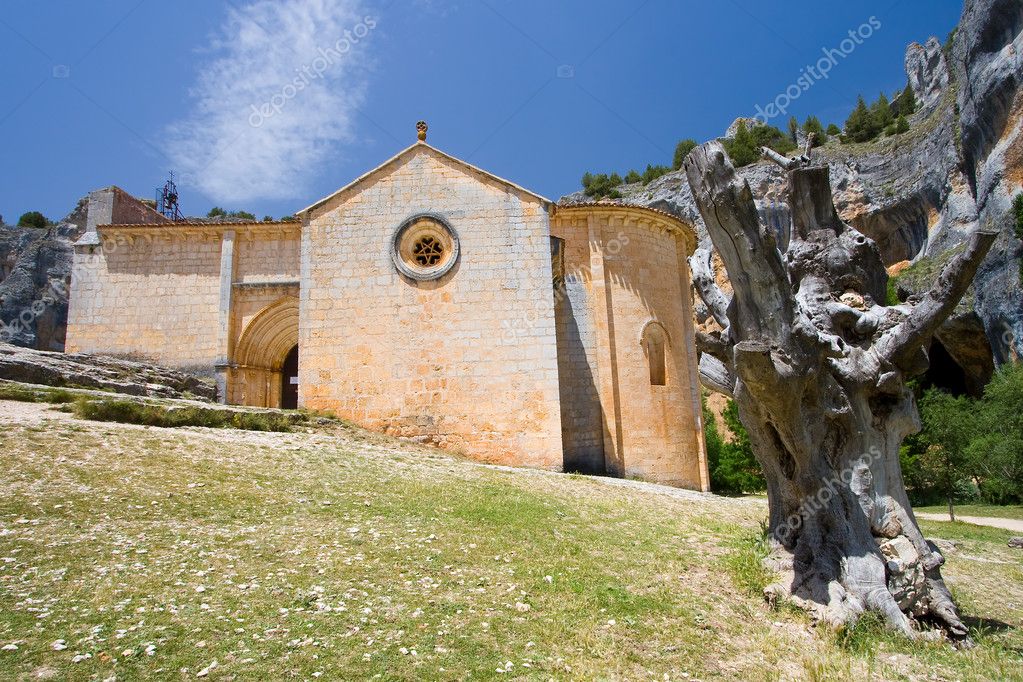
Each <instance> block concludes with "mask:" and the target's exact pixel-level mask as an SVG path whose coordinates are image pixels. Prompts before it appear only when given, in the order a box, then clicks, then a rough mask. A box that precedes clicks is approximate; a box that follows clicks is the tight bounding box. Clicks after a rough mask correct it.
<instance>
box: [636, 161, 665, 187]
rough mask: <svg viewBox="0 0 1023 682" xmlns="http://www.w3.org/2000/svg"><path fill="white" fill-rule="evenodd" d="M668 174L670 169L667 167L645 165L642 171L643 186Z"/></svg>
mask: <svg viewBox="0 0 1023 682" xmlns="http://www.w3.org/2000/svg"><path fill="white" fill-rule="evenodd" d="M670 172H671V169H670V168H668V167H667V166H651V165H650V164H647V167H646V170H645V171H643V184H644V185H649V184H650V183H651V182H653V181H654V180H656V179H657V178H659V177H661V176H662V175H667V174H668V173H670Z"/></svg>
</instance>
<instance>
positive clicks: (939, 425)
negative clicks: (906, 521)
mask: <svg viewBox="0 0 1023 682" xmlns="http://www.w3.org/2000/svg"><path fill="white" fill-rule="evenodd" d="M919 407H920V420H921V423H922V425H923V430H922V431H921V432H920V433H918V434H916V435H913V436H910V437H909V438H907V439H906V441H905V443H904V444H903V446H902V448H901V449H900V452H899V460H900V462H901V464H902V471H903V476H904V478H905V481H906V488H907V491H908V492H909V493H910V499H911V501H912V502H913V504H935V503H950V502H951V503H962V502H971V501H974V500H975V499H977V498H978V497H979V498H980V499H981V500H983V501H984V502H987V503H989V504H1019V503H1023V365H1018V364H1013V365H1007V366H1005V367H1003V368H1002V369H1001V370H999V371H998V373H996V374H995V377H994V379H992V381H991V383H990V384H988V386H987V388H986V389H985V390H984V395H983V397H982V398H980V399H979V400H974V399H971V398H968V397H955V396H951V395H949V394H947V393H943V392H941V391H938V390H930V391H927V392H926V393H924V395H923V397H922V398H921V399H920V401H919Z"/></svg>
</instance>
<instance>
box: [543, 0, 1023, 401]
mask: <svg viewBox="0 0 1023 682" xmlns="http://www.w3.org/2000/svg"><path fill="white" fill-rule="evenodd" d="M951 54H952V58H951V59H948V57H947V55H946V52H945V48H944V47H943V46H942V44H941V43H940V42H939V41H938V40H937V39H936V38H931V39H930V40H928V41H927V43H926V44H925V45H917V44H914V45H911V46H910V47H909V49H908V51H907V55H906V70H907V73H908V76H909V81H910V85H911V86H912V88H913V90H914V92H915V94H916V96H917V98H918V100H919V102H920V104H921V105H922V106H921V108H920V110H919V111H918V112H917V113H916V114H914V115H913V116H912V118H911V119H910V123H911V126H912V127H911V130H910V132H908V133H905V134H903V135H898V136H895V137H885V138H881V139H879V140H877V141H875V142H873V143H869V144H849V145H837V144H833V143H832V144H828V145H827V146H825V147H822V148H819V149H816V150H814V152H813V155H814V158H815V160H818V161H819V160H821V159H823V160H826V161H827V163H828V165H829V167H830V171H831V181H832V186H833V188H834V191H835V193H836V194H835V205H836V208H837V209H838V211H839V213H840V215H841V218H842V219H843V220H844V221H846V222H848V223H850V224H852V225H853V226H854V227H856V229H858V230H859V231H861V232H862V233H864V234H866V235H867V236H869V237H871V238H872V239H873V240H874V241H875V242H876V243H877V245H878V247H879V249H880V250H881V255H882V258H883V259H884V262H885V264H886V265H888V266H890V268H891V270H892V272H893V273H894V272H898V273H900V274H899V275H898V279H897V281H898V289H899V291H900V293H901V294H902V297H903V300H905V298H906V297H908V296H912V295H917V294H920V293H922V291H923V288H924V287H927V286H929V285H930V284H931V283H932V278H931V277H930V275H936V274H937V272H938V271H939V270H940V266H941V264H943V263H944V262H946V261H947V260H948V258H950V257H951V256H952V255H954V254H955V253H956V252H957V250H958V249H961V248H962V245H963V244H964V242H965V240H966V237H967V235H968V234H969V233H970V231H971V230H972V229H973V227H974V226H975V225H977V223H978V222H984V223H986V222H994V223H995V224H996V225H998V226H999V227H1000V228H1001V229H1002V236H1001V237H1000V238H999V241H998V242H997V243H996V244H995V246H994V248H993V249H992V251H991V253H990V255H989V256H988V258H987V260H986V261H985V262H984V264H983V266H982V267H981V269H980V272H979V273H978V275H977V278H976V281H975V286H974V288H973V290H972V291H971V293H970V294H968V295H967V296H966V297H965V298H964V300H963V302H962V303H961V304H960V306H959V308H958V309H957V311H956V313H955V314H954V315H953V316H952V317H951V318H950V319H949V320H948V322H947V323H946V324H945V325H944V326H943V327H942V328H941V330H940V331H939V333H938V334H937V343H938V344H940V345H941V346H942V348H941V349H935V352H934V353H932V355H935V354H938V353H942V352H947V354H948V356H950V357H951V359H952V360H953V361H954V364H955V365H958V367H957V368H956V367H952V368H938V369H936V371H938V372H944V371H946V369H949V370H955V371H956V372H961V373H962V374H963V375H964V376H963V377H962V378H961V379H960V380H959V383H963V384H965V388H966V390H968V391H970V392H973V393H976V392H977V391H979V390H980V389H981V387H983V385H984V384H985V383H987V381H988V380H989V379H990V377H991V373H992V372H993V370H994V367H995V365H997V364H1001V363H1004V362H1006V361H1009V360H1012V359H1018V358H1019V357H1020V356H1021V355H1023V296H1021V288H1020V259H1021V257H1023V249H1021V244H1020V241H1019V240H1017V239H1016V238H1015V236H1014V234H1013V226H1012V221H1011V220H1010V216H1009V209H1010V207H1011V203H1012V199H1013V197H1014V196H1015V195H1017V194H1019V193H1020V191H1021V188H1023V91H1021V89H1020V81H1021V79H1023V3H1020V2H1019V0H967V2H966V6H965V8H964V11H963V16H962V21H961V23H960V26H959V29H958V30H957V32H956V35H955V38H954V40H953V46H952V50H951ZM949 64H952V65H953V66H951V67H950V66H949ZM734 126H735V124H733V128H734ZM726 137H727V134H726ZM738 174H739V176H740V177H741V178H742V179H744V180H746V181H747V182H748V183H749V185H750V188H751V189H752V191H753V195H754V198H755V200H756V205H757V209H758V211H759V212H760V214H761V218H762V219H764V221H765V222H766V223H768V224H769V225H772V226H773V227H774V228H775V230H776V232H777V233H778V235H779V240H780V242H781V243H782V245H783V246H784V244H785V243H787V238H788V230H789V225H790V223H791V211H790V209H789V207H788V205H787V204H786V201H785V198H784V197H785V192H786V189H787V185H786V180H785V175H784V173H783V172H782V170H781V169H780V168H779V167H778V166H776V165H775V164H773V163H769V162H761V163H756V164H753V165H750V166H746V167H745V168H741V169H739V171H738ZM620 191H621V192H622V195H623V198H622V199H621V200H620V201H622V202H625V203H638V204H641V205H647V206H651V207H654V208H659V209H662V210H665V211H668V212H671V213H674V214H675V215H677V216H679V217H680V218H682V219H683V220H686V221H688V222H690V223H692V224H693V225H694V226H696V228H697V232H698V234H699V235H700V246H701V249H710V248H712V247H711V245H710V241H709V238H708V236H707V231H706V228H705V226H704V225H703V220H702V219H701V218H700V215H699V212H698V211H697V210H696V203H695V201H694V199H693V196H692V192H691V190H690V188H689V185H688V183H687V181H686V179H685V176H684V173H683V172H680V171H676V172H674V173H669V174H667V175H664V176H662V177H660V178H658V179H657V180H655V181H653V182H651V183H650V184H649V185H646V186H643V185H640V184H636V185H627V186H625V187H623V188H620ZM584 198H585V197H582V195H581V194H574V195H570V196H568V197H565V199H564V200H563V201H565V202H566V203H573V202H575V201H579V200H581V199H584ZM701 258H703V259H705V258H706V253H705V252H704V251H698V252H697V254H696V256H694V260H695V259H701ZM903 273H904V274H903ZM696 312H697V315H698V318H699V320H698V321H700V322H701V323H704V322H707V323H710V324H712V322H711V321H710V320H709V313H708V311H707V310H706V308H705V307H704V306H703V305H702V304H701V302H700V301H699V298H698V297H697V303H696Z"/></svg>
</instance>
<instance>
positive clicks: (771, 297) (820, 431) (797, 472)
mask: <svg viewBox="0 0 1023 682" xmlns="http://www.w3.org/2000/svg"><path fill="white" fill-rule="evenodd" d="M791 165H793V166H795V167H794V168H792V169H791V170H789V174H788V178H789V194H790V196H789V201H790V204H791V206H792V214H793V218H792V220H793V225H792V238H791V243H790V245H789V248H788V250H787V251H786V252H785V253H782V252H781V251H780V250H779V248H778V246H777V242H776V239H775V235H774V233H773V231H772V229H771V228H770V227H769V226H766V225H762V224H761V223H760V221H759V219H758V216H757V210H756V207H755V205H754V202H753V196H752V193H751V191H750V188H749V185H748V184H747V183H746V182H745V181H743V180H741V179H739V178H737V177H736V174H735V170H734V168H733V167H732V164H731V162H730V161H729V159H728V157H727V155H726V153H725V151H724V148H723V147H722V145H721V144H719V143H717V142H711V143H708V144H706V145H704V146H703V147H700V148H698V149H695V150H694V151H693V152H692V153H691V154H690V155H689V157H688V158H687V160H686V173H687V175H688V177H689V182H690V184H691V185H692V189H693V194H694V195H695V197H696V200H697V204H698V206H699V209H700V213H701V214H702V215H703V219H704V221H705V222H706V224H707V228H708V230H709V231H710V236H711V239H712V240H713V242H714V246H715V248H716V250H717V252H718V254H719V255H720V256H721V259H722V261H723V262H724V265H725V268H726V270H727V271H728V277H729V280H730V282H731V285H732V288H733V290H734V294H733V296H732V299H731V302H730V303H728V304H727V308H725V309H722V306H723V305H724V303H723V302H724V301H725V300H726V299H725V298H724V297H723V296H721V295H720V292H717V293H713V292H711V293H710V294H707V293H706V292H705V291H704V290H706V289H708V288H709V287H713V286H714V285H713V282H712V281H710V282H708V281H702V282H701V287H700V293H701V296H702V297H703V298H704V299H705V303H706V304H707V306H708V307H709V308H711V310H712V314H713V315H714V317H715V318H716V319H718V320H719V321H721V320H723V321H725V322H726V325H725V326H726V329H725V330H724V331H723V332H721V333H720V334H719V335H702V336H701V338H700V339H699V345H700V347H701V350H702V351H703V358H702V359H701V370H703V371H704V373H705V376H706V382H707V383H708V385H711V386H713V387H715V388H717V389H718V390H724V391H726V392H727V393H730V394H731V395H732V397H734V399H735V400H736V402H737V403H738V407H739V415H740V417H741V418H742V422H743V424H744V425H745V426H746V428H747V429H748V430H749V434H750V440H751V442H752V445H753V449H754V452H755V453H756V456H757V459H758V460H759V461H760V464H761V465H762V466H763V469H764V473H765V475H766V478H767V485H768V497H769V501H770V532H771V536H772V538H773V551H772V554H771V563H772V564H773V566H774V568H776V569H777V570H778V571H779V572H780V574H781V576H782V579H781V580H780V581H779V582H778V583H776V584H775V585H772V586H771V588H770V589H769V592H770V594H771V595H773V596H776V597H777V596H781V597H785V598H790V599H792V600H794V601H795V602H796V603H798V604H799V605H801V606H803V607H804V608H806V609H808V610H809V611H810V612H811V613H812V614H813V615H814V616H815V617H817V618H818V619H820V620H822V621H826V622H828V623H831V624H833V625H835V626H839V625H846V624H850V623H852V622H854V621H855V620H856V618H857V617H858V616H859V615H860V614H861V613H863V612H864V611H865V610H868V609H869V610H874V611H877V612H879V613H881V614H883V615H884V617H885V618H886V619H887V620H888V622H889V623H891V625H892V626H893V627H896V628H898V629H900V630H901V631H903V632H905V633H906V634H907V635H909V636H911V637H913V636H919V631H918V630H917V629H916V628H915V627H914V626H913V619H919V620H930V621H933V622H936V623H938V624H939V625H940V626H941V627H942V628H943V629H944V630H945V632H946V633H947V634H948V636H949V637H951V638H953V639H959V640H965V639H966V638H967V629H966V627H965V626H964V624H963V622H962V620H961V619H960V617H959V614H958V612H957V610H956V606H955V604H954V603H953V600H952V597H951V595H950V594H949V591H948V590H947V589H946V587H945V584H944V582H943V581H942V578H941V572H940V566H941V565H942V563H943V562H944V559H943V557H942V556H941V554H940V553H939V552H938V551H937V549H936V548H935V547H933V546H931V545H929V544H928V542H927V541H926V540H925V539H924V537H923V535H922V534H921V532H920V529H919V527H918V525H917V522H916V519H915V517H914V516H913V512H912V510H911V508H910V505H909V500H908V498H907V497H906V492H905V486H904V484H903V481H902V472H901V470H900V467H899V445H900V444H901V443H902V440H903V438H905V436H907V435H909V434H911V433H913V432H915V431H916V430H918V429H919V416H918V413H917V409H916V404H915V401H914V398H913V394H912V392H911V391H910V390H908V389H907V388H906V381H907V380H908V379H910V378H911V377H913V376H915V375H918V374H920V373H922V372H923V371H924V370H925V369H926V368H927V355H926V352H925V350H924V348H925V345H926V344H927V343H928V341H929V339H930V338H931V336H932V335H933V334H934V332H935V330H936V329H937V328H938V326H939V325H940V324H941V323H942V322H943V321H944V320H945V318H946V317H947V316H948V315H949V314H950V313H951V312H952V310H953V309H954V308H955V306H956V304H957V303H958V302H959V300H960V298H962V296H963V294H964V293H965V292H966V290H967V288H968V287H969V285H970V282H971V281H972V279H973V275H974V273H975V272H976V269H977V267H978V266H979V264H980V262H981V261H982V260H983V259H984V256H985V255H986V254H987V251H988V249H989V248H990V246H991V243H992V242H993V240H994V238H995V233H994V232H988V231H985V230H980V229H978V230H977V231H976V232H975V233H974V235H973V237H972V239H971V241H970V242H969V245H968V246H967V248H966V250H965V251H963V252H962V253H961V254H960V255H959V256H958V257H957V258H956V259H954V260H953V261H952V262H950V263H949V264H948V266H947V267H946V268H945V270H944V272H942V274H941V276H940V277H939V278H938V281H937V283H936V284H935V285H934V288H933V289H932V290H931V291H930V292H929V293H928V294H927V295H926V296H924V297H923V298H922V299H920V300H918V301H910V302H908V303H907V304H905V305H899V306H893V307H886V306H885V305H884V303H885V298H886V287H887V280H888V275H887V272H886V270H885V267H884V264H883V263H882V261H881V256H880V253H879V251H878V249H877V246H876V245H875V244H874V243H873V241H871V240H870V239H868V238H867V237H865V236H864V235H862V234H860V233H859V232H857V231H856V230H855V229H853V228H852V227H850V226H849V225H846V224H844V223H843V222H842V221H841V219H840V218H839V217H838V213H837V212H836V210H835V206H834V203H833V200H832V194H831V182H830V179H829V173H828V169H827V167H820V168H817V167H803V166H804V165H805V160H804V163H794V164H791ZM705 279H707V278H705ZM711 280H712V278H711Z"/></svg>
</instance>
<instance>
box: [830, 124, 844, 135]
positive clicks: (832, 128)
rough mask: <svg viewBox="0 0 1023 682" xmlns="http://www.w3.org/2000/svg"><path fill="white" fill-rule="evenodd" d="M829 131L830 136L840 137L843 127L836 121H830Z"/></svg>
mask: <svg viewBox="0 0 1023 682" xmlns="http://www.w3.org/2000/svg"><path fill="white" fill-rule="evenodd" d="M827 133H828V136H829V137H839V136H840V135H841V134H842V129H841V128H839V127H838V126H837V125H835V124H834V123H829V124H828V130H827Z"/></svg>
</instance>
